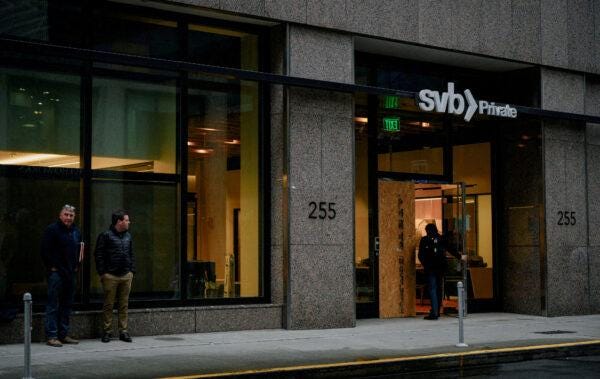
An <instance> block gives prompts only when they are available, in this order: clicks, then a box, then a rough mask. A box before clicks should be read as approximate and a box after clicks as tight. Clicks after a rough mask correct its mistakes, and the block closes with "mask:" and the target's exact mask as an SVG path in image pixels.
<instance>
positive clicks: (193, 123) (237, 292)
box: [187, 81, 262, 298]
mask: <svg viewBox="0 0 600 379" xmlns="http://www.w3.org/2000/svg"><path fill="white" fill-rule="evenodd" d="M201 84H202V83H201V82H195V85H197V86H196V87H195V88H192V89H190V90H189V114H190V116H189V119H188V138H189V139H188V141H187V145H188V229H189V228H190V227H191V226H192V225H195V227H194V230H192V233H194V237H193V238H191V236H188V244H189V243H192V244H193V248H190V247H189V246H188V255H187V258H188V263H187V264H188V273H189V277H188V278H187V280H188V282H187V286H188V294H189V296H190V297H192V298H218V297H256V296H260V295H261V294H262V290H261V287H262V284H261V283H262V278H261V261H262V259H261V255H260V252H259V224H260V223H259V196H258V190H259V185H258V184H259V172H258V168H259V165H258V85H257V84H256V83H253V82H243V81H242V82H238V81H230V82H223V84H222V85H220V86H215V85H214V84H209V83H205V85H206V88H202V86H201Z"/></svg>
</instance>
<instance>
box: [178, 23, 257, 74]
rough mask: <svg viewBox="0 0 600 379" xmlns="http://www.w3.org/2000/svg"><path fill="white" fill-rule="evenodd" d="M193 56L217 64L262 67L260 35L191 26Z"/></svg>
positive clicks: (252, 67)
mask: <svg viewBox="0 0 600 379" xmlns="http://www.w3.org/2000/svg"><path fill="white" fill-rule="evenodd" d="M188 54H189V59H190V60H191V61H193V62H197V63H202V64H209V65H213V66H221V67H232V68H241V69H245V70H258V37H257V36H256V35H254V34H249V33H245V32H239V31H235V30H231V29H222V28H217V27H212V26H205V25H190V26H189V38H188Z"/></svg>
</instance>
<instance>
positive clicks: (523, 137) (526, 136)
mask: <svg viewBox="0 0 600 379" xmlns="http://www.w3.org/2000/svg"><path fill="white" fill-rule="evenodd" d="M521 139H522V140H523V141H527V140H529V139H531V137H529V136H528V135H527V134H523V135H522V136H521Z"/></svg>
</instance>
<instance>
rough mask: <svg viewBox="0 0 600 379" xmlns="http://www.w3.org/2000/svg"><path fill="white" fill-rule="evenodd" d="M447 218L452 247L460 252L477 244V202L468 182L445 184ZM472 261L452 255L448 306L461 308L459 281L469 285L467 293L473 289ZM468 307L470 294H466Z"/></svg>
mask: <svg viewBox="0 0 600 379" xmlns="http://www.w3.org/2000/svg"><path fill="white" fill-rule="evenodd" d="M441 187H442V199H443V208H442V209H443V212H442V213H443V214H442V217H443V221H442V229H441V230H442V233H443V235H444V236H445V238H446V241H447V242H448V244H449V248H450V249H451V250H453V251H455V252H458V253H459V254H461V255H463V254H466V253H467V251H468V249H467V246H469V247H470V246H473V245H476V244H477V237H476V235H475V234H476V230H477V229H476V228H471V224H472V223H474V222H476V217H474V207H473V202H470V203H469V204H467V201H466V199H467V196H466V189H465V184H464V183H454V184H443V185H442V186H441ZM468 272H469V271H468V261H467V260H465V261H462V260H458V259H454V258H453V259H449V262H448V269H447V270H446V275H445V278H444V305H443V306H444V307H445V308H454V309H456V310H457V308H458V303H457V301H458V290H457V284H458V282H459V281H461V282H462V283H463V285H464V288H465V295H467V294H468V293H469V289H468ZM464 301H465V302H464V304H463V306H465V311H466V304H467V296H465V298H464Z"/></svg>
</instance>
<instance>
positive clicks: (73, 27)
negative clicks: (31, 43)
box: [0, 0, 83, 46]
mask: <svg viewBox="0 0 600 379" xmlns="http://www.w3.org/2000/svg"><path fill="white" fill-rule="evenodd" d="M81 3H82V2H81V1H77V0H71V1H69V0H61V1H48V0H3V1H2V11H3V12H2V13H0V35H2V34H5V35H8V36H13V37H19V38H25V39H31V40H39V41H47V42H51V43H56V44H66V45H72V46H79V45H81V37H82V35H83V34H82V33H81V30H82V25H81V22H80V20H81V19H82V17H81Z"/></svg>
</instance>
